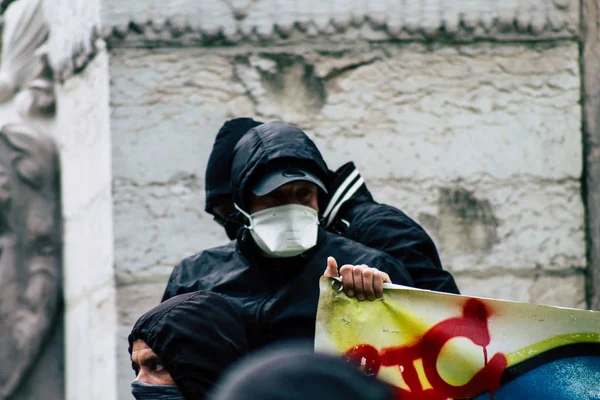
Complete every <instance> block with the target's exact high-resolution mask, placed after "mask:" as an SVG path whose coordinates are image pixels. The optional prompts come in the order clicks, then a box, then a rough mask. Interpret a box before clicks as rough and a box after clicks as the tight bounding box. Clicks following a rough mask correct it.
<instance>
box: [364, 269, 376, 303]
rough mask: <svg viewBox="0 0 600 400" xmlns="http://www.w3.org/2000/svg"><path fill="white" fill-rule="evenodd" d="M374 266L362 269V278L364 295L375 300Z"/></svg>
mask: <svg viewBox="0 0 600 400" xmlns="http://www.w3.org/2000/svg"><path fill="white" fill-rule="evenodd" d="M375 271H377V270H376V269H375V268H368V267H367V268H365V269H364V270H363V274H362V278H363V289H364V291H365V296H367V299H368V300H375V287H374V286H375V282H374V278H375V276H376V274H375Z"/></svg>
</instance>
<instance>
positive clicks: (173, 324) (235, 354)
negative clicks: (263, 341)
mask: <svg viewBox="0 0 600 400" xmlns="http://www.w3.org/2000/svg"><path fill="white" fill-rule="evenodd" d="M128 340H129V354H130V356H131V364H132V367H133V369H134V371H135V374H136V378H135V380H134V381H133V382H132V383H131V392H132V394H133V396H134V397H135V398H136V399H137V400H155V399H161V400H182V399H185V400H199V399H204V398H205V397H206V394H207V393H208V392H209V391H211V390H212V389H213V388H214V387H215V384H216V382H217V381H218V380H219V378H220V377H221V375H222V373H223V372H224V371H225V370H226V369H227V368H228V367H229V366H230V365H231V364H233V363H234V362H235V361H237V360H239V359H241V358H243V357H244V356H245V355H246V354H247V350H248V348H247V342H246V331H245V328H244V324H243V321H242V318H241V316H240V314H239V312H238V310H237V309H236V307H235V306H234V305H233V304H232V303H231V302H230V301H229V300H228V299H227V298H226V297H225V296H223V295H221V294H218V293H212V292H208V291H200V292H194V293H188V294H183V295H180V296H175V297H173V298H171V299H169V300H167V301H165V302H163V303H161V304H160V305H158V306H157V307H155V308H153V309H152V310H150V311H148V312H147V313H146V314H144V315H143V316H142V317H140V319H138V321H137V322H136V323H135V325H134V327H133V329H132V331H131V333H130V335H129V338H128Z"/></svg>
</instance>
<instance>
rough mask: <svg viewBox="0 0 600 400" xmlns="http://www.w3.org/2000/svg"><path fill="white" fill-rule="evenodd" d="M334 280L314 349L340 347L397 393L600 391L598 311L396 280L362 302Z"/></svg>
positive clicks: (514, 395)
mask: <svg viewBox="0 0 600 400" xmlns="http://www.w3.org/2000/svg"><path fill="white" fill-rule="evenodd" d="M333 283H334V280H332V279H331V278H322V279H321V282H320V285H321V297H320V300H319V309H318V313H317V327H316V337H315V348H316V350H317V351H327V352H334V353H338V354H342V355H343V356H345V357H346V358H348V359H349V360H350V361H353V362H355V363H357V364H358V365H360V366H361V367H362V368H363V369H364V371H365V372H366V373H368V374H372V375H377V376H378V377H379V378H381V379H383V380H385V381H387V382H388V383H390V384H392V385H393V386H394V387H395V390H396V391H397V394H398V399H402V400H413V399H414V400H416V399H420V400H446V399H477V400H483V399H494V400H502V399H511V400H518V399H557V400H563V399H564V400H567V399H569V400H570V399H577V400H582V399H600V312H594V311H587V310H576V309H568V308H561V307H551V306H544V305H537V304H530V303H517V302H511V301H502V300H492V299H484V298H475V297H467V296H458V295H450V294H444V293H436V292H430V291H426V290H417V289H412V288H407V287H403V286H398V285H386V287H385V290H384V296H383V297H382V298H381V299H377V300H375V301H363V302H359V301H357V300H356V299H354V298H348V297H347V296H346V295H345V294H344V293H343V292H340V291H337V290H335V289H334V288H333V287H334V286H336V285H333ZM556 290H560V288H556Z"/></svg>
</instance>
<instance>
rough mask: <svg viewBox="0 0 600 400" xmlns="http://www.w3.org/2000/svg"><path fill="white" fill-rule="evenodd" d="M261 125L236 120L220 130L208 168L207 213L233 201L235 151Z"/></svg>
mask: <svg viewBox="0 0 600 400" xmlns="http://www.w3.org/2000/svg"><path fill="white" fill-rule="evenodd" d="M261 124H262V122H258V121H255V120H253V119H252V118H235V119H231V120H229V121H226V122H225V123H224V124H223V126H222V127H221V129H219V132H218V133H217V138H216V139H215V143H214V144H213V149H212V151H211V153H210V157H209V158H208V164H207V166H206V176H205V181H204V182H205V190H206V207H205V210H206V212H208V213H210V214H212V213H213V208H214V207H215V206H217V205H220V204H221V203H223V202H229V201H231V195H232V194H231V185H230V184H229V182H230V178H231V168H230V165H231V160H232V159H233V149H234V148H235V145H236V144H237V143H238V141H239V140H240V138H241V137H242V136H243V135H244V134H245V133H246V132H248V131H249V130H250V129H252V128H254V127H255V126H259V125H261Z"/></svg>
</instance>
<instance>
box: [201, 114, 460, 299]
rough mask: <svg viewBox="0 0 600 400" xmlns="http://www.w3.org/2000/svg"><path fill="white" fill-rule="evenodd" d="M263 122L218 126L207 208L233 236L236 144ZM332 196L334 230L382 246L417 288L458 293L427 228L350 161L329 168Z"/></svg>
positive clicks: (327, 219)
mask: <svg viewBox="0 0 600 400" xmlns="http://www.w3.org/2000/svg"><path fill="white" fill-rule="evenodd" d="M261 124H262V122H259V121H255V120H253V119H251V118H236V119H232V120H229V121H227V122H225V124H224V125H223V126H222V127H221V129H220V130H219V133H218V134H217V138H216V140H215V144H214V146H213V150H212V152H211V154H210V157H209V162H208V166H207V168H206V211H207V212H209V213H210V214H212V215H214V218H215V221H217V222H218V223H219V224H221V225H222V226H223V227H224V228H225V231H226V233H227V236H228V237H229V238H230V239H232V240H233V239H235V238H236V236H237V231H238V230H239V229H241V228H242V227H243V226H244V222H243V219H242V218H240V213H239V212H236V210H235V208H234V205H233V200H232V199H233V194H232V192H231V188H230V186H231V185H230V177H229V175H230V172H231V160H232V157H233V156H232V155H233V149H234V148H235V145H236V144H237V143H238V141H239V140H240V139H241V137H242V136H243V135H244V134H245V133H246V132H247V131H248V130H250V129H252V128H254V127H255V126H259V125H261ZM326 184H327V189H328V192H329V193H328V198H327V202H326V203H327V204H326V205H325V206H324V207H323V210H324V211H323V217H324V219H323V226H324V227H325V228H326V229H327V230H328V231H330V232H333V233H337V234H339V235H342V236H344V237H347V238H349V239H352V240H354V241H356V242H358V243H361V244H363V245H365V246H368V247H371V248H374V249H378V250H381V251H383V252H385V253H388V254H389V255H390V256H392V257H394V258H395V259H397V260H399V261H400V262H402V263H403V264H404V265H405V266H406V268H407V269H408V272H409V273H410V276H411V278H412V279H413V281H414V284H415V287H417V288H419V289H427V290H435V291H438V292H446V293H455V294H459V293H460V292H459V290H458V287H457V285H456V282H455V281H454V278H453V277H452V275H451V274H450V273H449V272H448V271H445V270H444V269H443V267H442V263H441V261H440V257H439V255H438V252H437V248H436V246H435V244H434V242H433V240H432V239H431V237H430V236H429V235H428V234H427V232H426V231H425V230H424V229H423V228H422V227H421V226H420V225H419V224H418V223H416V222H415V221H414V220H412V219H411V218H410V217H408V216H407V215H406V214H405V213H403V212H402V211H401V210H399V209H398V208H395V207H392V206H388V205H386V204H380V203H377V202H376V201H375V200H374V199H373V196H372V195H371V193H370V192H369V190H368V188H367V186H366V184H365V182H364V179H363V178H362V177H361V175H360V173H359V171H358V170H357V168H356V167H355V166H354V163H352V162H349V163H347V164H345V165H343V166H342V167H340V168H339V169H338V170H337V171H335V172H333V171H328V179H327V182H326Z"/></svg>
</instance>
